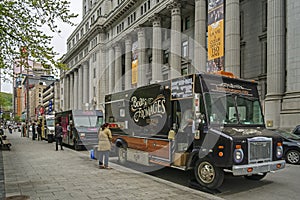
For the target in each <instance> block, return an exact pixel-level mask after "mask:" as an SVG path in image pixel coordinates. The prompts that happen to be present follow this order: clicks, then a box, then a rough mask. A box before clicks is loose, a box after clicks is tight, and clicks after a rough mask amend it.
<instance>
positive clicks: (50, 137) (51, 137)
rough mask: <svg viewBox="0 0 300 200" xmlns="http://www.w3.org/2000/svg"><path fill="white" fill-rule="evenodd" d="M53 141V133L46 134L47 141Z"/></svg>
mask: <svg viewBox="0 0 300 200" xmlns="http://www.w3.org/2000/svg"><path fill="white" fill-rule="evenodd" d="M53 141H54V137H53V134H48V143H52V142H53Z"/></svg>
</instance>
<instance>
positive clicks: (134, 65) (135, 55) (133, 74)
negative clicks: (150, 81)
mask: <svg viewBox="0 0 300 200" xmlns="http://www.w3.org/2000/svg"><path fill="white" fill-rule="evenodd" d="M137 68H138V41H135V42H133V43H132V61H131V84H132V85H136V84H137V80H138V69H137Z"/></svg>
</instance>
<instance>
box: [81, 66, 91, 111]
mask: <svg viewBox="0 0 300 200" xmlns="http://www.w3.org/2000/svg"><path fill="white" fill-rule="evenodd" d="M88 96H89V65H88V62H84V64H83V95H82V97H83V110H87V109H88V106H87V103H89V100H88Z"/></svg>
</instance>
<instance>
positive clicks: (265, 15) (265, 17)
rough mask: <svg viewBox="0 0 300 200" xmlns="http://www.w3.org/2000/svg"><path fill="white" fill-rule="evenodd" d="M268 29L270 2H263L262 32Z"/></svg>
mask: <svg viewBox="0 0 300 200" xmlns="http://www.w3.org/2000/svg"><path fill="white" fill-rule="evenodd" d="M267 27H268V1H267V0H266V1H263V2H262V31H263V32H265V31H267Z"/></svg>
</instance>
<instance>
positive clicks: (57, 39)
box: [1, 0, 82, 93]
mask: <svg viewBox="0 0 300 200" xmlns="http://www.w3.org/2000/svg"><path fill="white" fill-rule="evenodd" d="M69 1H70V2H71V8H70V10H71V12H73V13H75V14H78V15H79V16H78V17H77V18H76V19H73V20H72V21H73V22H74V23H76V24H79V23H80V22H81V20H82V1H79V0H69ZM58 26H59V28H60V29H61V33H60V34H59V35H58V34H56V33H55V34H53V40H52V45H53V46H54V49H55V51H56V52H58V53H59V54H60V55H59V56H58V57H61V56H62V55H63V54H65V53H66V51H67V39H68V37H69V36H70V35H71V34H72V32H73V30H75V28H76V27H75V26H74V27H71V26H69V25H68V24H63V23H58ZM12 91H13V90H12V83H8V82H3V80H1V92H7V93H12Z"/></svg>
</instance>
